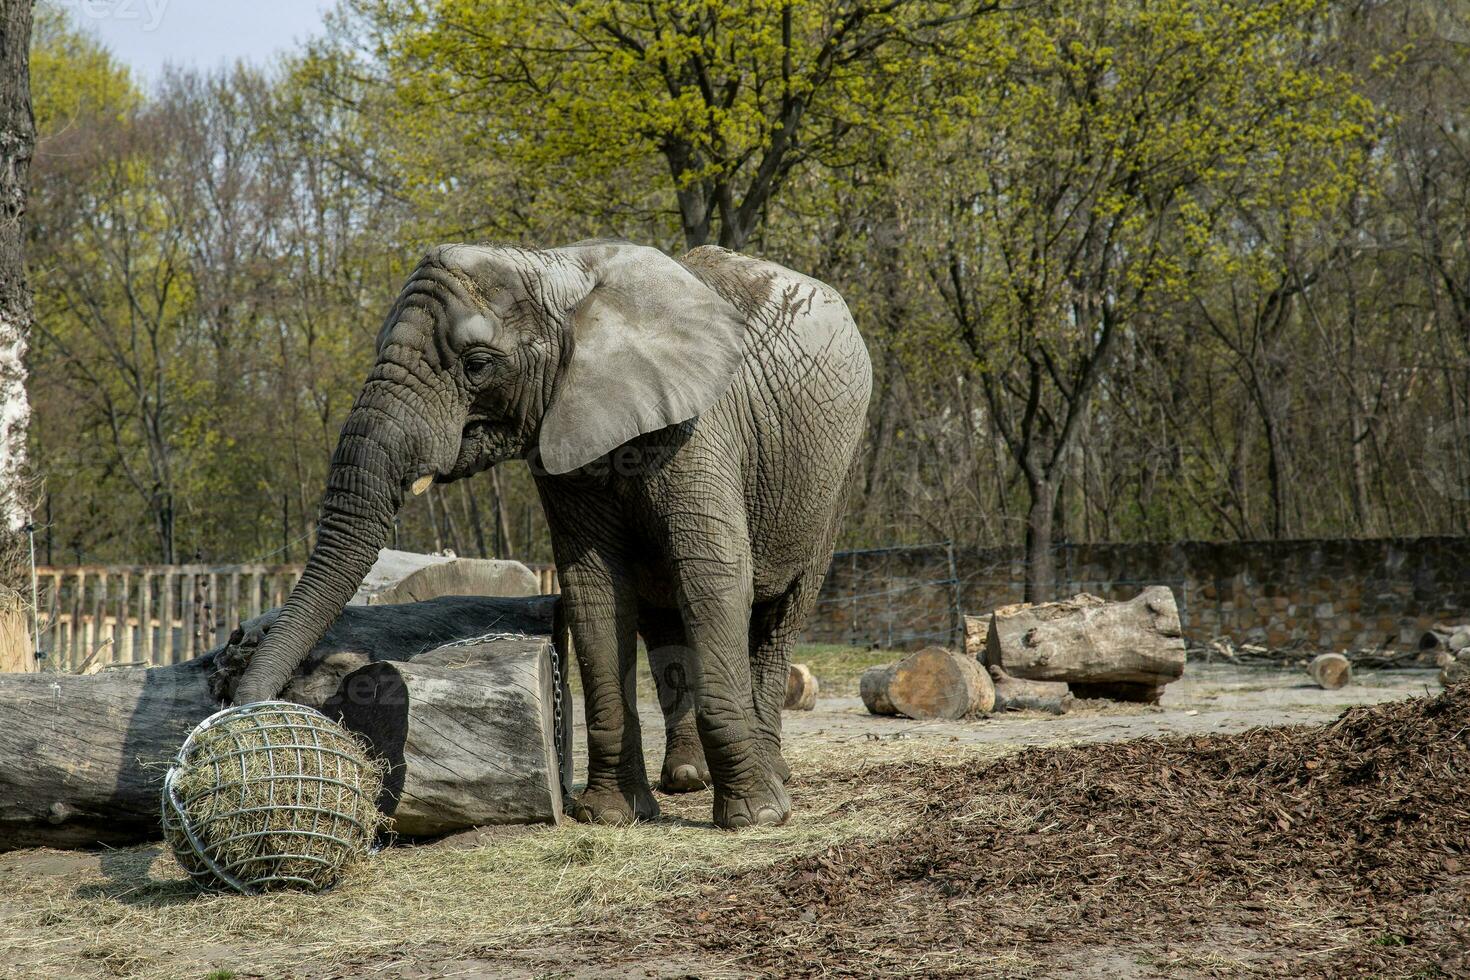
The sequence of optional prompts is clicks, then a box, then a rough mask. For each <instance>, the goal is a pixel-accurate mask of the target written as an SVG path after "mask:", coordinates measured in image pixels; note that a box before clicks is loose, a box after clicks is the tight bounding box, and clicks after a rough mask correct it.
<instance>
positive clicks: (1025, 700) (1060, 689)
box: [988, 666, 1073, 715]
mask: <svg viewBox="0 0 1470 980" xmlns="http://www.w3.org/2000/svg"><path fill="white" fill-rule="evenodd" d="M988 670H989V673H990V680H991V683H993V684H994V685H995V710H996V711H1045V712H1047V713H1049V714H1053V715H1064V714H1066V713H1067V712H1068V711H1069V710H1071V707H1072V700H1073V694H1072V692H1071V690H1070V689H1069V688H1068V687H1067V685H1066V683H1064V682H1063V681H1028V680H1023V679H1022V678H1019V677H1012V676H1011V675H1010V674H1007V673H1006V672H1005V669H1004V668H1002V667H994V666H992V667H990V668H988Z"/></svg>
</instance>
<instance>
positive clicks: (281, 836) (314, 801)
mask: <svg viewBox="0 0 1470 980" xmlns="http://www.w3.org/2000/svg"><path fill="white" fill-rule="evenodd" d="M382 785H383V766H382V764H381V763H380V762H377V761H375V760H374V759H373V758H372V757H371V755H370V754H369V752H368V751H367V749H366V747H365V746H364V745H363V744H362V743H361V742H360V741H359V740H358V739H357V738H356V737H355V736H354V735H352V734H351V733H350V732H348V731H347V730H346V729H344V728H343V727H342V726H341V725H338V724H337V723H336V722H334V721H332V720H331V719H330V718H328V717H327V716H326V715H323V714H322V713H321V712H319V711H316V710H314V709H312V708H308V707H306V706H304V705H299V704H294V703H292V702H290V701H261V702H257V703H254V704H245V705H237V706H235V707H231V708H226V709H224V710H223V711H218V712H216V713H215V714H213V715H210V716H209V717H208V718H206V719H205V720H204V721H202V722H200V723H199V725H198V726H197V727H195V729H194V730H193V731H192V732H190V733H189V737H188V738H186V739H185V740H184V744H183V745H182V746H181V747H180V748H179V752H178V755H177V756H176V757H175V758H174V761H173V764H172V765H171V766H170V768H169V770H168V773H167V775H166V776H165V777H164V780H163V793H162V805H163V830H164V837H165V839H166V840H167V841H168V843H169V845H170V847H171V848H172V849H173V852H174V856H175V857H176V858H177V859H178V861H179V864H180V865H182V866H183V868H184V870H185V871H187V872H188V873H189V876H190V877H191V878H192V879H193V880H194V881H195V882H196V883H197V884H199V885H200V886H201V887H203V888H206V889H209V890H221V889H225V888H228V889H233V890H234V891H237V892H240V893H242V894H246V895H253V894H258V893H260V892H265V891H272V890H278V889H304V890H308V891H320V890H322V889H324V888H329V887H331V886H332V885H333V884H335V883H336V882H337V880H338V879H339V878H340V877H341V875H342V873H343V871H345V870H346V869H347V868H348V867H349V866H350V865H352V864H353V863H354V862H356V861H358V860H360V859H361V858H363V857H364V856H366V855H367V854H368V853H369V852H370V851H371V850H372V848H373V842H374V840H375V838H376V836H377V832H378V829H379V827H380V826H381V825H382V824H383V820H384V818H383V817H382V815H381V813H380V812H379V811H378V807H377V800H378V795H379V793H380V792H381V790H382Z"/></svg>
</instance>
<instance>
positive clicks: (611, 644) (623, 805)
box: [561, 562, 658, 824]
mask: <svg viewBox="0 0 1470 980" xmlns="http://www.w3.org/2000/svg"><path fill="white" fill-rule="evenodd" d="M562 575H563V578H562V600H561V601H562V603H563V608H564V609H565V610H566V616H567V625H568V628H569V629H570V631H571V634H572V644H573V646H574V648H575V649H576V652H577V664H578V666H579V667H580V669H581V673H582V691H583V696H584V699H585V704H586V715H587V788H586V789H585V790H584V791H583V792H582V795H581V796H579V797H578V798H577V801H576V802H575V803H574V804H573V806H572V816H573V817H574V818H575V819H577V820H580V821H582V822H583V823H607V824H628V823H632V822H633V821H634V820H651V819H653V818H654V817H657V816H658V804H657V803H656V802H655V801H654V798H653V793H652V792H651V791H650V790H649V787H648V771H647V769H646V767H645V764H644V760H643V735H642V732H641V730H640V728H639V724H638V708H637V705H638V701H637V697H638V695H637V686H636V685H637V679H636V674H635V668H636V664H637V652H638V645H637V644H638V639H637V622H636V616H637V607H636V604H635V602H634V600H633V595H632V587H631V583H629V582H628V581H627V580H626V579H625V578H623V577H622V576H621V575H619V574H618V571H617V569H616V568H608V567H606V566H605V565H602V564H601V563H594V564H592V565H591V567H589V563H586V562H579V563H576V564H572V565H569V566H568V567H567V568H566V569H565V571H564V572H563V573H562Z"/></svg>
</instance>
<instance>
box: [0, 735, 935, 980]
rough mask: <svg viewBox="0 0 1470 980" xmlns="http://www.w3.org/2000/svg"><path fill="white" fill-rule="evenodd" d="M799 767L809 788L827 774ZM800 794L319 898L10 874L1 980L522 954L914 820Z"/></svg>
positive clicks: (578, 831)
mask: <svg viewBox="0 0 1470 980" xmlns="http://www.w3.org/2000/svg"><path fill="white" fill-rule="evenodd" d="M793 761H794V762H796V764H797V768H798V770H799V771H800V772H803V773H810V772H814V771H817V770H819V768H820V767H821V764H824V763H826V762H827V761H828V760H827V759H823V760H821V763H819V762H818V761H817V760H808V759H793ZM885 761H886V760H885ZM792 792H793V797H794V798H795V802H796V806H797V812H796V816H795V817H794V818H793V819H792V821H791V822H790V823H789V824H787V825H786V826H784V827H779V828H759V829H754V830H749V831H745V832H742V833H739V834H727V833H721V832H717V831H715V830H713V828H712V827H711V826H710V824H709V823H708V814H709V794H708V793H700V794H695V795H692V796H688V797H676V798H669V797H665V798H662V799H661V801H660V802H661V805H662V806H663V809H664V813H665V816H664V818H663V819H661V820H660V821H658V822H656V823H649V824H642V825H638V826H634V827H629V828H607V827H588V826H582V825H578V824H567V825H563V826H560V827H555V828H542V829H533V830H527V831H525V832H520V833H510V834H505V835H501V836H495V835H491V836H488V837H487V838H486V839H484V840H483V841H480V842H477V843H475V844H473V845H472V846H456V845H455V844H453V843H446V844H438V845H432V846H424V847H415V848H395V849H390V850H386V851H384V852H382V853H380V854H378V855H377V856H376V857H374V858H373V859H372V860H370V861H369V862H367V863H366V864H365V865H363V866H362V867H360V868H359V869H357V871H356V872H354V873H353V874H352V875H351V876H349V877H348V878H347V879H346V880H345V881H344V882H343V883H342V884H341V885H340V886H339V887H338V888H336V889H334V890H332V891H330V892H326V893H324V894H321V895H305V894H298V893H276V894H271V895H266V896H260V897H252V898H244V897H238V896H231V895H201V894H199V893H198V891H197V889H195V888H194V887H193V885H191V884H190V883H189V881H188V880H187V878H186V877H185V875H184V874H183V872H182V871H180V870H179V868H178V866H177V865H176V864H175V863H174V862H173V860H172V858H170V857H169V856H168V855H167V854H166V852H162V851H161V849H160V848H157V847H150V848H132V849H127V850H122V851H116V852H111V853H110V854H109V855H107V856H105V857H104V859H103V860H102V861H101V867H100V868H98V867H96V866H88V867H85V868H82V869H79V870H76V871H74V872H70V873H65V874H59V875H48V876H43V877H37V876H34V875H31V874H28V873H26V872H25V866H24V865H18V866H13V867H12V866H8V865H3V864H0V894H4V895H6V898H5V899H4V900H3V902H0V933H3V934H5V935H6V942H5V946H6V950H7V957H6V960H7V964H6V965H7V967H8V968H9V969H11V970H13V971H15V973H7V974H6V975H7V976H9V975H17V974H18V975H23V976H55V977H62V976H66V977H71V976H87V975H89V974H90V975H98V976H127V977H143V978H147V977H199V976H202V975H204V974H205V973H207V972H208V971H209V970H211V969H219V968H224V969H232V970H237V971H241V972H246V971H249V972H259V973H264V974H266V975H269V976H293V975H297V974H295V973H293V970H296V969H300V967H298V966H296V965H297V964H309V970H310V972H311V974H312V975H316V974H318V973H320V972H322V971H323V970H325V969H328V968H329V967H330V965H331V964H334V963H338V964H340V963H350V962H361V961H364V960H368V959H373V958H375V957H383V956H390V955H391V956H404V955H407V956H412V955H413V953H414V951H415V950H432V951H433V955H435V956H440V957H450V958H452V957H454V956H456V955H472V954H474V953H477V952H482V951H486V950H494V949H497V948H506V947H511V948H514V947H517V946H522V945H526V944H528V943H532V942H536V941H540V940H542V939H543V938H544V936H545V934H546V931H547V930H548V929H551V928H554V927H557V926H570V925H573V924H576V923H582V922H590V921H596V920H600V919H601V918H603V917H604V916H606V915H607V914H610V913H614V912H619V911H627V910H630V909H633V908H637V907H640V906H644V905H649V904H653V903H656V902H660V901H667V900H670V899H674V898H676V897H677V896H679V895H682V894H694V893H696V892H697V891H698V889H699V888H700V887H701V885H702V884H703V883H705V882H707V881H708V880H709V879H710V876H711V875H712V874H729V873H738V872H740V871H744V870H750V869H754V868H758V867H761V866H763V865H768V864H772V863H779V862H782V861H786V860H790V859H793V858H795V857H797V856H800V855H804V854H810V853H817V852H820V851H822V850H824V849H825V848H828V847H830V846H832V845H834V844H837V843H841V842H844V841H853V840H856V839H862V838H870V837H876V836H881V835H884V834H888V833H892V832H894V831H896V830H898V829H899V828H901V827H902V826H903V825H904V822H905V821H906V820H907V819H909V816H910V813H911V811H910V808H908V807H907V806H905V805H904V804H905V801H904V799H903V795H904V794H905V793H906V792H907V791H906V790H904V789H903V788H902V787H888V786H880V785H868V784H867V783H866V781H865V780H864V779H863V777H862V776H861V774H859V773H856V772H854V771H853V770H852V769H850V768H849V769H847V770H838V771H836V772H827V773H823V774H821V775H818V776H817V777H815V778H804V779H802V780H801V781H799V782H798V783H797V784H795V785H793V787H792ZM302 975H305V974H302Z"/></svg>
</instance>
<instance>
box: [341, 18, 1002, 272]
mask: <svg viewBox="0 0 1470 980" xmlns="http://www.w3.org/2000/svg"><path fill="white" fill-rule="evenodd" d="M350 6H351V8H352V9H353V10H354V11H355V12H356V14H357V20H356V21H355V23H356V25H357V29H358V32H359V33H358V35H357V36H356V37H355V40H356V41H358V42H367V46H370V47H371V48H372V49H373V50H375V51H376V52H377V55H378V57H379V59H380V64H379V67H380V74H379V76H378V77H379V78H380V79H382V80H383V82H384V83H385V84H388V85H391V86H393V87H394V88H395V90H396V93H397V96H398V103H397V105H398V112H399V116H398V125H399V126H400V128H401V129H402V130H403V131H404V132H405V133H411V134H414V135H416V136H418V137H419V143H420V145H422V146H425V147H432V146H437V145H439V143H440V141H441V139H442V135H443V132H444V130H445V128H446V127H447V128H449V129H450V130H451V131H452V132H453V133H454V134H455V136H456V137H458V138H459V139H461V140H464V141H466V142H467V143H469V144H470V145H471V146H473V148H474V150H475V151H476V152H477V153H478V154H480V155H483V156H486V157H491V158H496V159H500V160H504V161H509V162H511V163H512V165H513V166H514V167H515V168H517V169H518V170H519V171H521V172H522V173H526V174H537V175H540V177H541V181H542V183H543V185H550V187H553V188H555V189H554V190H550V191H549V193H554V194H566V195H568V196H569V203H570V205H571V206H573V207H580V208H583V209H590V210H591V211H593V212H594V213H601V212H605V211H606V210H607V209H608V206H609V203H610V202H609V201H608V200H607V199H606V198H607V196H608V195H609V194H612V195H618V196H619V197H620V201H619V202H618V205H617V206H618V207H626V208H627V209H630V210H636V209H638V208H640V207H647V206H650V205H649V204H648V202H646V201H645V200H644V199H643V198H644V193H643V188H640V187H638V186H636V184H634V185H629V184H628V183H627V182H626V177H627V175H628V173H629V171H630V169H631V170H633V172H634V173H636V174H638V176H639V177H641V178H642V177H647V178H656V176H657V172H658V171H659V170H661V171H662V172H663V177H662V181H661V184H660V185H657V186H659V188H660V191H661V193H660V195H659V200H656V201H655V202H653V204H652V205H651V206H653V207H661V206H663V201H666V200H668V198H672V199H673V201H674V203H675V204H676V207H677V213H678V218H679V226H680V228H681V230H682V233H683V238H684V243H685V245H686V246H687V247H691V248H692V247H694V246H697V245H704V244H707V243H710V242H718V243H719V244H721V245H724V246H727V247H729V248H737V249H738V248H742V247H744V246H745V244H746V243H747V242H749V241H750V240H751V238H752V236H753V235H754V234H755V233H756V230H757V229H758V228H759V227H760V225H761V223H762V221H763V220H764V218H765V216H766V215H767V213H768V212H769V211H770V209H771V208H772V206H773V205H774V204H775V203H776V201H777V199H778V198H779V196H780V194H781V191H782V189H783V188H784V187H785V186H786V185H787V184H788V182H789V181H790V180H791V178H792V175H793V174H795V173H797V172H799V171H801V170H802V169H803V168H806V167H808V166H817V165H819V166H822V167H826V168H840V167H842V166H844V165H845V164H847V163H848V162H850V160H851V159H852V158H854V157H857V156H860V155H862V154H863V153H865V152H867V151H868V149H869V144H870V143H871V141H872V140H873V139H875V138H876V137H877V136H879V135H883V134H887V135H892V134H894V133H897V132H899V131H900V130H903V129H905V128H907V129H910V130H912V129H913V128H914V126H915V123H916V117H917V116H918V115H920V114H927V113H928V112H930V111H932V110H933V109H934V107H933V106H929V105H925V104H924V102H923V100H922V99H916V98H915V97H914V90H915V88H916V86H921V85H922V84H924V83H925V81H926V79H932V77H933V76H935V75H937V74H939V73H941V72H942V71H943V70H944V66H945V63H946V59H949V58H952V57H954V56H955V55H956V54H959V53H962V52H963V50H964V49H965V48H966V47H967V46H974V45H983V44H988V43H990V42H989V39H988V37H987V36H986V34H985V31H984V28H983V24H984V21H985V20H986V18H987V17H989V16H990V14H991V13H992V12H993V10H994V9H995V7H996V6H997V5H996V4H994V3H992V2H984V0H822V2H814V3H806V2H802V3H798V2H795V0H744V2H741V3H728V2H725V0H652V2H645V0H636V2H635V0H578V2H575V3H522V2H514V0H496V2H489V3H486V2H481V0H408V2H399V0H352V2H351V3H350ZM358 46H359V47H361V46H364V45H363V44H361V43H360V44H359V45H358ZM630 164H632V165H633V166H632V167H630ZM415 166H416V167H418V168H420V169H421V170H422V171H423V173H424V174H425V175H426V176H430V175H432V176H431V177H430V179H435V180H453V179H454V177H455V175H454V174H445V173H442V168H441V167H440V166H439V165H436V162H435V160H433V159H432V158H420V159H418V160H416V161H415ZM620 178H621V180H620ZM615 210H616V207H615Z"/></svg>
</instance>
